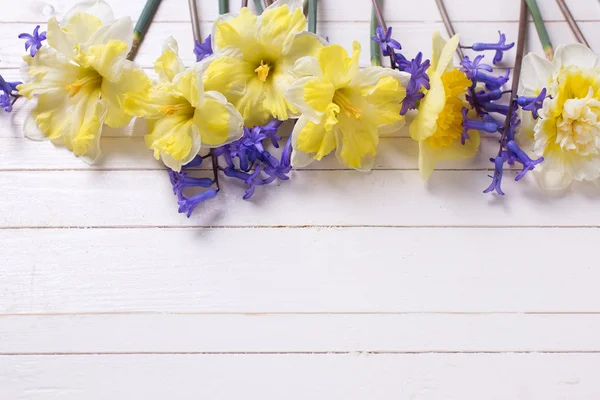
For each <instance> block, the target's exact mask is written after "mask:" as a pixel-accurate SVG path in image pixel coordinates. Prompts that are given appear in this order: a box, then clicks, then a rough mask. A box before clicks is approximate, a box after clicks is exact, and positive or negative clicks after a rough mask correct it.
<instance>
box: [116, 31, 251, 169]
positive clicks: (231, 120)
mask: <svg viewBox="0 0 600 400" xmlns="http://www.w3.org/2000/svg"><path fill="white" fill-rule="evenodd" d="M213 60H214V58H213V57H209V58H207V59H205V60H203V61H201V62H199V63H196V64H194V65H193V66H192V67H190V68H187V69H186V68H185V67H184V66H183V62H182V61H181V59H180V58H179V56H178V46H177V42H176V41H175V40H174V39H173V38H169V39H168V40H167V42H166V43H165V46H164V48H163V53H162V55H161V56H160V57H159V58H158V60H156V62H155V63H154V69H155V71H156V73H157V74H158V76H159V81H158V83H157V84H156V85H155V86H154V87H153V88H152V89H151V90H150V91H149V92H148V93H145V94H129V95H126V96H125V102H124V103H125V109H126V110H127V111H128V112H130V113H132V114H134V115H136V116H138V117H144V118H146V120H147V123H148V132H149V133H148V134H147V135H146V136H145V140H146V145H147V146H148V148H149V149H151V150H153V151H154V157H155V158H156V159H157V160H159V159H162V161H163V162H164V163H165V165H166V166H167V167H169V168H171V169H173V170H175V171H180V170H181V167H182V166H183V165H185V164H187V163H188V162H190V161H191V160H192V159H193V158H194V157H195V156H196V155H197V154H198V152H199V151H200V147H201V145H202V144H205V145H208V146H211V147H216V146H220V145H223V144H226V143H229V142H232V141H234V140H236V139H238V138H240V137H241V136H242V134H243V127H244V120H243V119H242V116H241V115H240V113H239V112H238V111H237V110H236V109H235V107H234V106H233V105H232V104H231V103H228V102H227V99H226V98H225V96H223V95H222V94H221V93H219V92H215V91H205V85H206V83H205V82H203V79H202V77H203V75H204V72H205V70H206V68H208V67H209V65H210V63H211V62H212V61H213Z"/></svg>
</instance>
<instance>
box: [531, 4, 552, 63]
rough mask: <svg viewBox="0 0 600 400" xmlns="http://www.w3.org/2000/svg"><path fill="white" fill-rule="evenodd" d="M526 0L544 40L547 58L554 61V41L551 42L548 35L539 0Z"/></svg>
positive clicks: (538, 31)
mask: <svg viewBox="0 0 600 400" xmlns="http://www.w3.org/2000/svg"><path fill="white" fill-rule="evenodd" d="M525 2H526V3H527V7H529V12H530V13H531V16H532V17H533V23H534V24H535V29H536V30H537V33H538V36H539V37H540V42H542V48H543V49H544V53H546V58H547V59H548V60H550V61H552V59H553V58H554V49H553V48H552V42H550V37H549V36H548V31H547V30H546V25H545V24H544V20H543V19H542V13H540V8H539V7H538V4H537V0H525Z"/></svg>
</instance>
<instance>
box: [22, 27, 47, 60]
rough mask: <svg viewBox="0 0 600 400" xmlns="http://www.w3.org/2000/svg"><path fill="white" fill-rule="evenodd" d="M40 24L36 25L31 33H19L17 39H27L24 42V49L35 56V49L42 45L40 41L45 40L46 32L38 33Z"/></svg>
mask: <svg viewBox="0 0 600 400" xmlns="http://www.w3.org/2000/svg"><path fill="white" fill-rule="evenodd" d="M39 31H40V26H39V25H38V26H36V27H35V29H34V30H33V35H32V34H30V33H21V34H20V35H19V39H27V41H26V42H25V51H27V50H29V54H30V55H31V57H35V54H36V53H37V51H38V50H39V49H40V48H41V47H42V42H43V41H44V40H46V32H42V33H39Z"/></svg>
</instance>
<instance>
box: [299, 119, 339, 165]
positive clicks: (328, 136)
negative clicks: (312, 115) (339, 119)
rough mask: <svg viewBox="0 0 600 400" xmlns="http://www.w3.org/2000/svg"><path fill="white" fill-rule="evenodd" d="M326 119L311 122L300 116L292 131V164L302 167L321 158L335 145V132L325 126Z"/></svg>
mask: <svg viewBox="0 0 600 400" xmlns="http://www.w3.org/2000/svg"><path fill="white" fill-rule="evenodd" d="M325 124H326V120H325V118H323V120H322V121H320V122H319V123H316V124H315V123H313V122H311V121H309V120H308V119H306V118H305V117H300V119H299V120H298V122H297V123H296V125H295V126H294V130H293V131H292V148H293V152H292V165H293V166H294V167H303V166H306V165H308V164H310V163H311V162H312V161H313V160H321V159H322V158H323V157H325V156H326V155H328V154H329V153H331V152H332V151H333V150H334V149H335V147H336V141H335V133H334V132H333V130H331V129H330V130H327V129H326V128H325Z"/></svg>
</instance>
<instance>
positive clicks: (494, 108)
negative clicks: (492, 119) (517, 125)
mask: <svg viewBox="0 0 600 400" xmlns="http://www.w3.org/2000/svg"><path fill="white" fill-rule="evenodd" d="M481 108H482V109H483V110H484V111H485V112H488V113H491V112H495V113H498V114H502V115H504V116H506V115H508V105H506V104H497V103H492V102H491V101H490V102H487V103H483V104H481Z"/></svg>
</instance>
